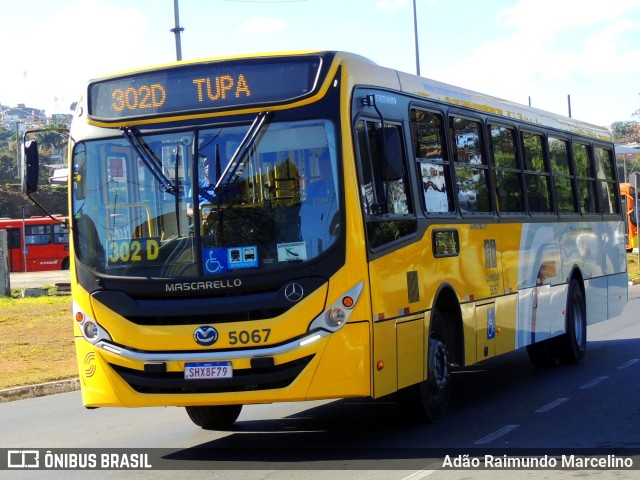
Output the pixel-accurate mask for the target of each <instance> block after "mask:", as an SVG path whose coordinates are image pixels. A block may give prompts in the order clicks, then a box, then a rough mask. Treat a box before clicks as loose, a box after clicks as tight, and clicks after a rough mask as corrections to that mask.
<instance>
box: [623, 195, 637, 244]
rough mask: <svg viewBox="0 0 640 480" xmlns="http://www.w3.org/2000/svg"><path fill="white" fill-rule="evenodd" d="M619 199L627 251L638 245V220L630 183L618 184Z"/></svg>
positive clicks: (634, 197)
mask: <svg viewBox="0 0 640 480" xmlns="http://www.w3.org/2000/svg"><path fill="white" fill-rule="evenodd" d="M620 199H621V200H622V211H623V212H624V214H625V215H624V217H625V222H624V236H625V243H626V245H627V252H631V251H632V250H633V249H634V248H637V247H638V222H637V216H636V209H635V201H636V193H635V188H633V186H632V185H631V184H630V183H621V184H620Z"/></svg>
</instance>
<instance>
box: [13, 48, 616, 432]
mask: <svg viewBox="0 0 640 480" xmlns="http://www.w3.org/2000/svg"><path fill="white" fill-rule="evenodd" d="M28 147H29V148H28V149H27V155H26V159H27V160H26V161H27V174H28V175H29V172H31V174H32V173H33V169H34V168H35V167H34V166H37V162H36V161H35V158H36V156H35V154H34V152H35V151H37V150H36V149H37V147H34V146H33V145H31V143H29V144H28ZM29 152H31V153H29ZM69 158H70V159H71V160H70V161H71V165H70V169H71V172H72V174H71V175H70V216H71V231H72V242H71V243H72V250H73V255H72V262H71V284H72V293H73V316H74V319H75V320H74V325H75V326H74V332H75V345H76V349H77V360H78V366H79V374H80V383H81V387H82V399H83V403H84V405H85V406H86V407H90V408H94V407H107V406H125V407H142V406H184V407H186V410H187V413H188V414H189V417H190V418H191V420H193V422H194V423H195V424H197V425H199V426H202V427H205V428H222V427H226V426H229V425H231V424H232V423H233V422H235V421H236V419H237V418H238V415H239V414H240V411H241V408H242V406H243V405H247V404H258V403H269V402H282V401H303V400H312V399H333V398H346V397H372V398H379V397H384V396H387V395H391V394H396V395H395V397H396V398H397V401H398V402H399V403H400V404H401V406H402V410H403V412H405V413H406V414H407V415H408V416H409V417H410V418H411V419H412V420H414V421H418V422H433V421H437V420H439V419H441V418H442V417H443V416H444V415H445V413H446V411H447V407H448V403H449V398H450V391H451V382H450V378H451V373H452V372H453V371H455V369H459V368H463V367H465V366H468V365H472V364H475V363H477V362H481V361H483V360H486V359H489V358H491V357H494V356H496V355H500V354H504V353H507V352H512V351H514V350H516V349H519V348H525V347H526V349H527V351H528V352H529V355H530V357H531V359H532V361H533V362H534V363H535V364H541V365H542V364H550V363H554V362H556V361H561V362H563V363H569V364H570V363H577V362H579V361H580V360H581V359H582V358H583V356H584V354H585V348H586V329H587V325H589V324H591V323H594V322H599V321H602V320H605V319H607V318H611V317H613V316H616V315H618V314H619V313H620V312H621V310H622V308H623V306H624V305H625V302H626V300H627V273H626V261H625V244H624V223H623V216H622V212H621V204H620V194H619V185H618V180H617V178H616V169H615V156H614V149H613V144H612V142H611V138H610V136H609V133H608V132H607V130H606V129H604V128H599V127H595V126H591V125H588V124H585V123H582V122H579V121H576V120H573V119H570V118H565V117H561V116H558V115H554V114H551V113H548V112H543V111H540V110H536V109H532V108H528V107H525V106H522V105H518V104H515V103H512V102H508V101H504V100H500V99H497V98H492V97H489V96H486V95H481V94H478V93H475V92H471V91H468V90H464V89H461V88H458V87H455V86H451V85H445V84H443V83H439V82H435V81H432V80H429V79H426V78H421V77H418V76H414V75H410V74H407V73H402V72H399V71H396V70H392V69H389V68H384V67H381V66H378V65H376V64H375V63H373V62H372V61H370V60H367V59H366V58H363V57H361V56H358V55H353V54H349V53H344V52H320V51H319V52H295V53H278V54H261V55H256V56H246V57H237V58H221V59H212V60H202V61H194V62H179V63H174V64H170V65H164V66H160V67H156V68H149V69H143V70H139V71H131V72H126V73H122V74H117V75H113V76H107V77H104V78H99V79H95V80H93V81H90V82H89V83H88V87H87V90H86V95H85V96H84V98H83V100H82V101H81V102H80V103H79V105H78V107H77V109H76V111H75V117H74V120H73V123H72V126H71V135H70V157H69ZM31 178H37V177H33V176H32V177H31ZM34 188H35V186H34V185H33V184H32V183H29V181H27V182H26V189H27V190H33V189H34Z"/></svg>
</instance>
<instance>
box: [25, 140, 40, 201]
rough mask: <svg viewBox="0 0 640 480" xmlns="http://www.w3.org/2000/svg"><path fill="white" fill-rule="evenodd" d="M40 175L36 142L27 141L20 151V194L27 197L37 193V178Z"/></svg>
mask: <svg viewBox="0 0 640 480" xmlns="http://www.w3.org/2000/svg"><path fill="white" fill-rule="evenodd" d="M39 175H40V157H39V155H38V142H36V141H35V140H28V141H26V142H25V143H24V148H23V150H22V193H26V194H27V195H29V194H31V193H34V192H37V191H38V177H39Z"/></svg>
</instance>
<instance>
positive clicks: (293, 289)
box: [284, 283, 304, 303]
mask: <svg viewBox="0 0 640 480" xmlns="http://www.w3.org/2000/svg"><path fill="white" fill-rule="evenodd" d="M284 296H285V297H286V299H287V300H289V301H290V302H293V303H296V302H299V301H300V300H301V299H302V297H303V296H304V290H303V289H302V285H300V284H299V283H290V284H289V285H287V286H286V287H285V289H284Z"/></svg>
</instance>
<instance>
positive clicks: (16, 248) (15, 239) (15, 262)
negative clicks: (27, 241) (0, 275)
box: [7, 228, 24, 272]
mask: <svg viewBox="0 0 640 480" xmlns="http://www.w3.org/2000/svg"><path fill="white" fill-rule="evenodd" d="M21 237H22V235H21V233H20V229H19V228H7V244H8V247H9V271H10V272H23V271H24V253H23V251H22V240H21Z"/></svg>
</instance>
